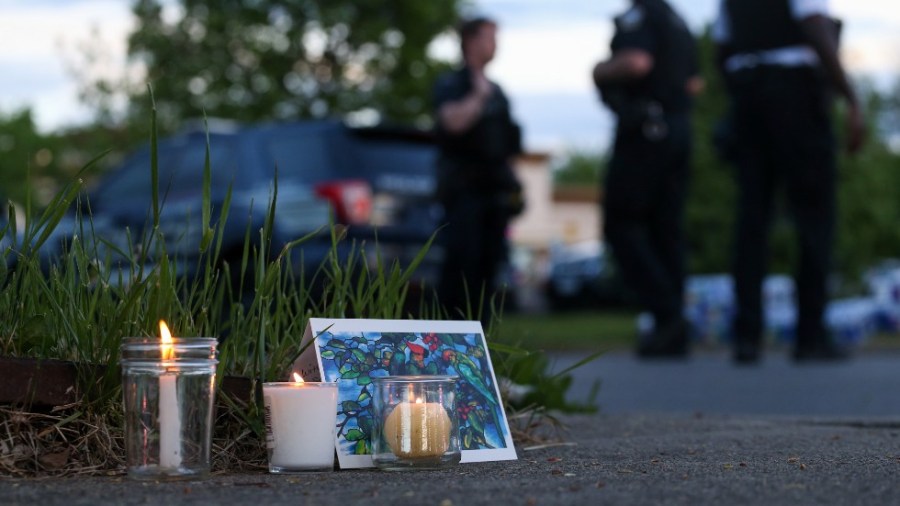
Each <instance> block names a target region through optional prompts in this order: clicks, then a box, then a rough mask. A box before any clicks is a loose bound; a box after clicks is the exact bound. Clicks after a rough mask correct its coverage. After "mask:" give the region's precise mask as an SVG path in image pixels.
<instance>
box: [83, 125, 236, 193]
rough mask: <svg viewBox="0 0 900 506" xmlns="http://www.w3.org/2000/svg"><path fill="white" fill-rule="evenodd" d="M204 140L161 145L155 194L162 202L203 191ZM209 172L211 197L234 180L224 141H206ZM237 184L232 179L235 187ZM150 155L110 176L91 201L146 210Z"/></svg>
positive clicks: (229, 148)
mask: <svg viewBox="0 0 900 506" xmlns="http://www.w3.org/2000/svg"><path fill="white" fill-rule="evenodd" d="M205 157H206V140H205V138H202V137H198V138H197V141H196V142H194V140H193V139H192V140H191V142H187V143H184V142H182V143H179V145H175V146H173V145H161V146H160V148H159V150H158V164H157V166H158V167H159V193H160V196H161V197H163V198H165V199H173V198H181V197H185V196H192V195H196V194H199V192H201V191H202V189H203V167H204V161H205ZM210 169H211V171H210V172H211V186H212V189H213V194H214V195H215V194H224V193H225V190H226V189H227V188H228V185H229V184H231V183H232V181H233V180H235V178H236V177H237V157H236V153H235V150H234V148H233V147H232V146H231V145H230V144H229V143H227V142H225V140H224V139H214V140H213V139H211V140H210ZM237 183H239V182H238V181H236V180H235V184H237ZM150 194H151V183H150V155H149V152H143V153H141V154H139V155H137V156H135V157H134V158H132V159H131V160H130V161H129V162H127V164H126V165H124V166H122V168H121V169H120V170H119V171H118V172H116V173H115V174H112V175H110V177H109V179H108V180H107V182H106V184H105V185H104V186H103V187H101V188H99V189H98V192H97V195H96V197H94V199H93V200H95V201H96V200H99V201H100V202H102V203H103V204H104V205H106V206H115V207H119V206H123V207H129V208H132V207H138V206H140V207H145V208H146V207H148V206H149V205H150Z"/></svg>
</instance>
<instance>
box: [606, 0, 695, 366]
mask: <svg viewBox="0 0 900 506" xmlns="http://www.w3.org/2000/svg"><path fill="white" fill-rule="evenodd" d="M632 3H633V5H632V6H631V8H630V9H629V10H628V11H627V12H625V13H624V14H622V15H621V16H618V17H617V18H616V20H615V24H616V33H615V36H614V37H613V39H612V43H611V53H612V54H611V56H610V58H609V59H608V60H605V61H602V62H600V63H598V64H597V65H596V66H595V67H594V72H593V78H594V83H595V84H596V86H597V88H598V89H599V91H600V94H601V98H602V99H603V101H604V102H605V103H606V105H607V106H608V107H609V108H610V109H611V110H612V111H613V112H614V113H615V114H616V116H617V119H618V123H617V128H616V138H615V144H614V147H613V154H612V158H611V160H610V162H609V166H608V170H607V175H606V181H605V191H604V193H603V195H604V197H603V212H604V214H603V220H604V223H605V226H604V235H605V238H606V240H607V241H608V242H609V245H610V246H611V247H612V251H613V254H614V256H615V258H616V261H617V262H618V265H619V267H620V268H621V270H622V273H623V276H624V279H625V281H626V283H628V285H629V286H630V287H631V288H632V289H633V290H634V291H635V292H636V294H637V296H638V299H639V302H640V303H641V305H642V306H643V307H644V308H645V309H646V310H648V311H649V312H650V313H651V314H652V315H653V318H654V330H653V332H652V333H651V334H649V335H645V336H641V340H640V342H639V343H638V349H637V351H638V355H639V356H641V357H683V356H685V355H686V354H687V353H688V336H687V325H686V323H685V321H684V319H683V317H682V300H683V295H682V294H683V290H684V261H685V260H684V257H685V245H684V237H683V225H682V221H683V215H684V203H685V194H686V189H687V183H688V176H689V174H688V172H689V170H688V163H689V159H690V151H691V133H690V112H691V102H692V95H694V94H696V93H697V92H699V91H700V88H702V80H700V78H699V77H698V67H697V55H696V44H695V41H694V38H693V36H692V35H691V33H690V30H689V29H688V27H687V26H686V25H685V23H684V21H683V20H682V18H681V17H680V16H679V15H678V14H677V13H676V12H675V11H674V10H673V9H672V8H671V7H670V6H669V5H668V4H667V3H666V2H665V1H663V0H633V2H632Z"/></svg>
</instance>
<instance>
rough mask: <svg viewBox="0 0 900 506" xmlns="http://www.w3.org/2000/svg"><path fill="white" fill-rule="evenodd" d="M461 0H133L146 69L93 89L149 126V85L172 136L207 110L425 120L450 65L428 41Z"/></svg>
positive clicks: (141, 64)
mask: <svg viewBox="0 0 900 506" xmlns="http://www.w3.org/2000/svg"><path fill="white" fill-rule="evenodd" d="M462 1H463V0H432V1H421V0H392V1H389V2H388V1H385V0H329V1H327V2H326V1H321V0H178V1H175V2H165V1H162V0H135V2H134V6H133V11H134V14H135V16H136V18H137V24H136V28H135V30H134V31H133V32H132V33H131V35H130V37H129V48H128V54H129V58H130V59H131V61H132V63H133V64H134V65H135V68H136V69H139V70H143V75H142V76H140V78H139V79H135V75H136V73H134V72H131V73H129V74H130V76H131V77H130V78H129V79H127V80H126V81H123V82H111V81H110V80H104V79H97V80H94V81H93V82H91V83H89V86H87V87H85V86H83V89H84V91H83V94H84V95H85V96H86V97H87V98H90V99H91V101H92V102H93V103H95V104H98V105H101V106H104V107H106V106H108V104H110V103H112V102H113V101H112V100H110V99H109V97H110V96H111V95H114V94H116V93H121V92H124V94H125V95H126V96H128V98H129V99H130V100H129V111H128V113H129V115H130V116H131V117H133V118H135V119H138V120H139V121H140V120H145V119H146V118H147V117H148V111H149V107H150V101H149V100H148V99H147V97H146V93H147V90H146V86H145V84H144V83H145V82H150V83H151V85H152V87H153V91H154V96H155V99H156V107H157V114H158V119H159V125H160V127H161V129H162V130H163V131H169V130H171V129H173V128H177V127H178V126H179V124H180V123H181V122H182V121H184V120H185V119H189V118H197V117H200V116H202V115H203V114H204V112H205V113H206V114H207V115H208V116H212V117H222V118H229V119H234V120H238V121H259V120H264V119H283V118H304V117H305V118H309V117H324V116H328V115H344V114H347V113H361V117H363V118H365V119H376V120H377V119H382V120H395V121H406V122H410V121H415V122H425V121H427V120H428V114H429V109H430V107H429V97H430V87H431V83H432V81H433V79H434V77H435V76H436V73H437V72H439V71H441V70H443V68H444V67H445V66H446V63H443V64H442V62H439V61H437V60H435V59H434V58H432V57H431V56H430V55H429V53H428V47H429V45H430V44H431V43H432V41H434V40H435V38H437V37H438V36H439V35H441V34H443V33H445V32H446V31H447V30H448V29H449V28H451V27H452V26H453V24H454V23H455V22H456V20H457V16H458V14H457V13H458V8H459V6H460V5H461V3H462ZM92 56H95V55H92V54H89V53H86V54H85V58H86V59H90V58H91V57H92ZM139 74H141V72H138V73H137V75H139ZM99 112H102V113H104V114H106V112H105V111H102V110H101V111H99Z"/></svg>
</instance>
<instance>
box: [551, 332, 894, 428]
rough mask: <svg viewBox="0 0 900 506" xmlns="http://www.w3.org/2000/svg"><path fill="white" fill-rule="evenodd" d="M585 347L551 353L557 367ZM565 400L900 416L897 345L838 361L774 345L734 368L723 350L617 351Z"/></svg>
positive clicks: (583, 372) (586, 370)
mask: <svg viewBox="0 0 900 506" xmlns="http://www.w3.org/2000/svg"><path fill="white" fill-rule="evenodd" d="M586 355H587V353H563V354H555V355H551V356H552V357H553V366H554V367H555V368H556V369H557V370H562V369H563V368H565V367H567V366H569V365H571V364H573V363H575V362H577V361H578V360H580V359H582V358H583V357H584V356H586ZM571 374H572V376H573V378H574V380H575V381H574V382H573V385H572V388H571V389H570V391H569V399H570V400H573V401H585V400H587V399H589V395H590V391H591V388H592V386H593V385H594V383H596V382H599V383H600V389H599V392H598V395H597V398H596V401H597V403H598V404H599V407H600V409H601V411H602V412H604V413H610V414H629V413H670V414H672V413H675V414H694V413H703V414H727V415H787V416H837V417H891V416H897V417H900V350H896V349H885V350H878V351H864V352H860V353H857V354H856V355H854V356H852V358H851V359H849V360H847V361H843V362H832V363H814V364H805V363H804V364H796V363H794V361H792V360H791V359H790V358H789V357H788V353H787V351H785V350H772V351H770V352H769V353H767V354H766V355H765V357H764V359H763V360H762V362H761V363H760V364H758V365H755V366H736V365H734V364H733V363H732V362H731V360H730V357H729V355H728V353H727V352H726V351H724V350H715V351H701V352H699V353H694V354H693V355H692V356H691V357H690V358H688V359H687V360H674V361H673V360H668V361H667V360H639V359H637V358H636V357H635V355H634V354H633V353H630V352H626V351H616V352H611V353H608V354H605V355H603V356H601V357H600V358H598V359H596V360H594V361H592V362H590V363H588V364H586V365H584V366H582V367H579V368H577V369H575V370H574V371H572V372H571Z"/></svg>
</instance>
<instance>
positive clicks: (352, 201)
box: [316, 180, 372, 225]
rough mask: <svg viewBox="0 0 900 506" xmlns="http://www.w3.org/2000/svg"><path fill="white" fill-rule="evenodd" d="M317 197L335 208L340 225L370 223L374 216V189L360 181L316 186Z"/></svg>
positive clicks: (335, 182) (336, 182) (331, 182)
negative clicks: (325, 200)
mask: <svg viewBox="0 0 900 506" xmlns="http://www.w3.org/2000/svg"><path fill="white" fill-rule="evenodd" d="M316 195H318V196H320V197H323V198H325V199H328V201H329V202H331V205H332V206H334V214H335V220H337V222H338V223H347V224H350V225H358V224H361V223H368V222H369V218H370V217H371V216H372V187H371V186H369V183H367V182H365V181H360V180H346V181H330V182H327V183H322V184H319V185H317V186H316Z"/></svg>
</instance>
